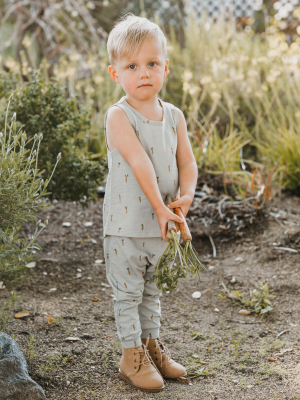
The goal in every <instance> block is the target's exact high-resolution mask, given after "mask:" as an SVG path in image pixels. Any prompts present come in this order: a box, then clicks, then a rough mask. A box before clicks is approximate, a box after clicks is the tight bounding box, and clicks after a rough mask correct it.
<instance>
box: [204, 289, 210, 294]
mask: <svg viewBox="0 0 300 400" xmlns="http://www.w3.org/2000/svg"><path fill="white" fill-rule="evenodd" d="M208 293H212V290H211V289H205V290H204V291H203V292H202V294H208Z"/></svg>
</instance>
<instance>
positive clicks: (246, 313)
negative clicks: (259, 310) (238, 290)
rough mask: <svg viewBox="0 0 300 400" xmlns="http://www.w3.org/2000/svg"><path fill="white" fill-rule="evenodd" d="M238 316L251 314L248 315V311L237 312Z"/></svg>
mask: <svg viewBox="0 0 300 400" xmlns="http://www.w3.org/2000/svg"><path fill="white" fill-rule="evenodd" d="M239 314H241V315H249V314H251V313H250V311H248V310H240V311H239Z"/></svg>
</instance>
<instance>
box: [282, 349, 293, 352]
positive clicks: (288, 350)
mask: <svg viewBox="0 0 300 400" xmlns="http://www.w3.org/2000/svg"><path fill="white" fill-rule="evenodd" d="M293 350H294V349H284V350H282V353H290V352H291V351H293Z"/></svg>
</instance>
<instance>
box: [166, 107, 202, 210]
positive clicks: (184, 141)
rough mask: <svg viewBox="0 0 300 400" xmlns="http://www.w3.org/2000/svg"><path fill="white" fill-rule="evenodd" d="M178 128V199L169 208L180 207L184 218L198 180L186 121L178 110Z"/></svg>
mask: <svg viewBox="0 0 300 400" xmlns="http://www.w3.org/2000/svg"><path fill="white" fill-rule="evenodd" d="M178 111H179V126H178V129H177V152H176V158H177V165H178V173H179V186H180V199H179V200H178V201H177V202H173V203H171V204H170V205H169V207H171V208H172V207H181V208H182V212H183V215H184V216H186V215H187V213H188V211H189V208H190V206H191V204H192V202H193V199H194V195H195V188H196V186H197V180H198V167H197V163H196V160H195V157H194V154H193V150H192V146H191V144H190V141H189V137H188V132H187V126H186V121H185V118H184V115H183V113H182V111H181V110H179V109H178Z"/></svg>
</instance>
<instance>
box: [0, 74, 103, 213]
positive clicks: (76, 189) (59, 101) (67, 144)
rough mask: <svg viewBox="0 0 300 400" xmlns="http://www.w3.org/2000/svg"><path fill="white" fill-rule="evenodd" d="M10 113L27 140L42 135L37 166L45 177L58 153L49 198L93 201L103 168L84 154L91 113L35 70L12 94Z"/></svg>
mask: <svg viewBox="0 0 300 400" xmlns="http://www.w3.org/2000/svg"><path fill="white" fill-rule="evenodd" d="M11 110H13V112H16V113H17V122H18V123H19V124H22V125H24V129H25V131H26V133H27V135H28V137H29V139H30V138H32V137H33V136H34V135H35V134H36V133H39V132H42V133H43V135H44V140H43V146H42V148H41V149H40V155H39V161H38V167H39V168H40V169H45V177H46V178H48V177H49V176H50V171H52V169H53V167H54V165H55V163H56V157H57V154H58V153H59V152H61V154H62V162H61V163H60V164H59V166H58V168H57V171H56V177H55V180H53V181H51V182H50V184H49V190H50V192H51V194H50V195H49V198H50V199H53V198H56V199H62V200H73V201H78V202H80V203H81V204H82V205H84V206H86V205H87V203H88V201H89V200H92V199H96V193H95V188H96V187H97V186H98V185H99V184H100V183H101V182H102V180H103V176H104V167H103V166H102V164H101V162H98V161H92V160H91V154H90V153H89V151H88V140H89V135H88V134H86V132H87V131H88V130H89V128H90V120H91V111H90V110H89V109H87V108H84V107H81V105H80V103H79V100H78V99H77V98H76V97H73V96H71V97H67V96H66V92H65V89H64V87H63V86H61V85H60V84H59V83H58V82H57V80H55V79H53V80H51V81H50V82H49V83H46V82H45V80H44V78H43V77H42V75H41V73H40V72H38V71H36V72H34V73H33V75H32V77H31V78H30V81H29V82H25V83H24V84H23V85H22V86H20V87H19V88H18V89H16V90H15V91H14V96H13V98H12V101H11ZM11 114H12V112H11V113H10V116H11ZM3 118H4V115H3ZM28 148H29V149H31V145H28ZM100 161H101V160H100Z"/></svg>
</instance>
